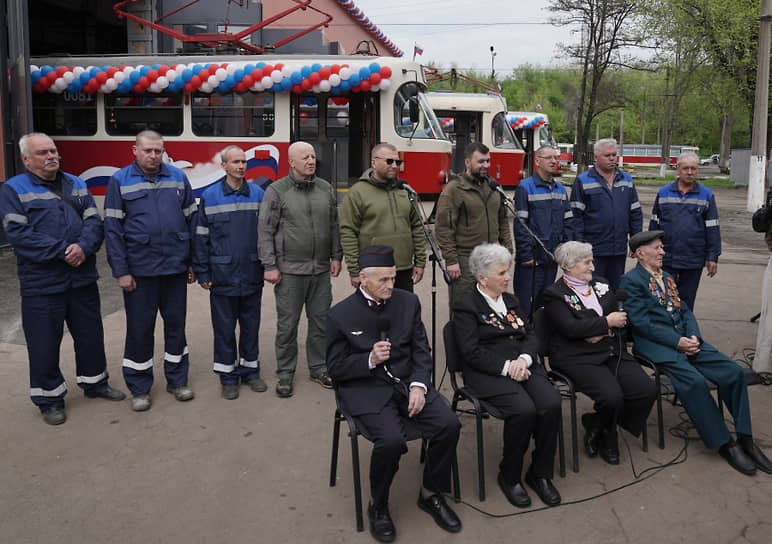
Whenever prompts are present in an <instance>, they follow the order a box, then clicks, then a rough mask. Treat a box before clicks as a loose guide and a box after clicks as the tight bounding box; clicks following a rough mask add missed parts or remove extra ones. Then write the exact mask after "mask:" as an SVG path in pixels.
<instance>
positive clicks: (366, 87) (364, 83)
mask: <svg viewBox="0 0 772 544" xmlns="http://www.w3.org/2000/svg"><path fill="white" fill-rule="evenodd" d="M359 88H360V89H362V92H363V93H366V92H367V91H369V90H370V81H369V80H367V79H363V80H362V81H361V82H360V83H359Z"/></svg>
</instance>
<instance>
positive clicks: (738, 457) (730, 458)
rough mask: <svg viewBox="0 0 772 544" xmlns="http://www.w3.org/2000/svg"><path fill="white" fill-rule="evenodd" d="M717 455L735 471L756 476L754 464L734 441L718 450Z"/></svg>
mask: <svg viewBox="0 0 772 544" xmlns="http://www.w3.org/2000/svg"><path fill="white" fill-rule="evenodd" d="M718 453H719V455H721V457H723V458H724V459H726V462H727V463H729V465H730V466H731V467H732V468H733V469H735V470H736V471H738V472H742V473H743V474H746V475H747V476H753V475H754V474H756V463H754V462H753V460H752V459H750V458H749V457H748V456H747V455H746V454H745V452H744V451H743V449H742V448H741V447H740V444H738V443H737V442H735V441H734V440H730V441H729V442H727V443H726V444H724V445H723V446H721V447H720V448H718ZM767 461H768V460H767Z"/></svg>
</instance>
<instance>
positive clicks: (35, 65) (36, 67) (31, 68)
mask: <svg viewBox="0 0 772 544" xmlns="http://www.w3.org/2000/svg"><path fill="white" fill-rule="evenodd" d="M35 70H40V66H38V65H37V64H30V67H29V71H30V72H34V71H35Z"/></svg>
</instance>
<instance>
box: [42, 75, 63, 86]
mask: <svg viewBox="0 0 772 544" xmlns="http://www.w3.org/2000/svg"><path fill="white" fill-rule="evenodd" d="M58 77H59V76H58V75H56V72H48V73H47V74H46V79H47V80H48V84H49V85H51V83H53V82H54V81H56V78H58ZM41 79H42V78H41Z"/></svg>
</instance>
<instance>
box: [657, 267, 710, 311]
mask: <svg viewBox="0 0 772 544" xmlns="http://www.w3.org/2000/svg"><path fill="white" fill-rule="evenodd" d="M662 268H664V269H665V272H667V273H668V274H670V275H671V276H673V279H674V280H675V283H676V285H677V286H678V296H680V297H681V300H682V301H683V302H685V303H686V305H687V306H689V309H690V310H691V311H692V312H693V311H694V301H695V300H696V299H697V288H698V287H699V286H700V279H701V278H702V268H670V267H668V266H663V267H662Z"/></svg>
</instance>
